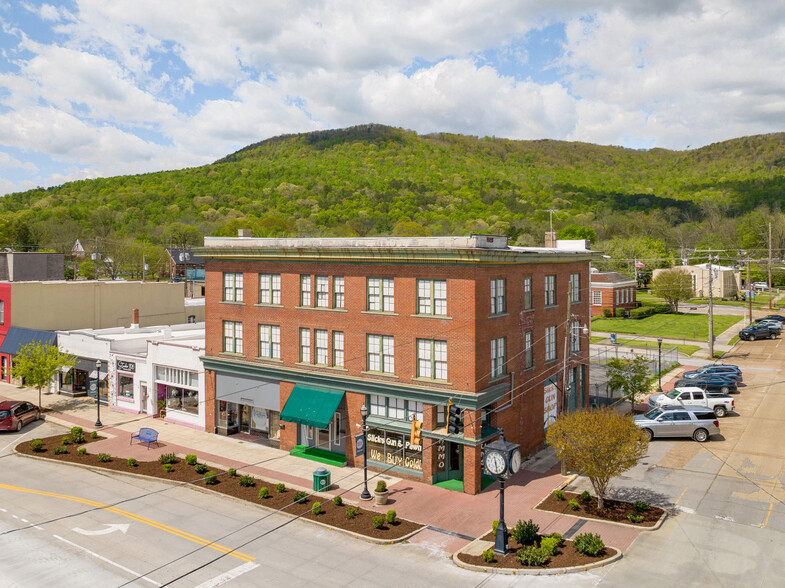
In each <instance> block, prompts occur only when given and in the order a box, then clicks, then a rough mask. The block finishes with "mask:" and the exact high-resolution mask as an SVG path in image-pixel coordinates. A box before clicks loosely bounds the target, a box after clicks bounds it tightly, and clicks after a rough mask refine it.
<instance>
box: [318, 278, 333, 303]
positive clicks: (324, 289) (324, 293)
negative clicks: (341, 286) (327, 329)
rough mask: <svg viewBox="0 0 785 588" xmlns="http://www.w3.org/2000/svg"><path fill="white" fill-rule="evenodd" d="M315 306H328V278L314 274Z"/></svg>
mask: <svg viewBox="0 0 785 588" xmlns="http://www.w3.org/2000/svg"><path fill="white" fill-rule="evenodd" d="M316 306H317V307H318V308H328V307H329V306H330V278H328V277H327V276H316Z"/></svg>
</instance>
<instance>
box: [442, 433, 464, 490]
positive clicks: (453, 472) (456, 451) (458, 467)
mask: <svg viewBox="0 0 785 588" xmlns="http://www.w3.org/2000/svg"><path fill="white" fill-rule="evenodd" d="M443 443H444V446H443V447H441V446H439V447H437V448H436V460H437V461H436V466H437V467H436V481H437V482H444V481H445V480H463V445H460V444H458V443H452V442H450V441H443Z"/></svg>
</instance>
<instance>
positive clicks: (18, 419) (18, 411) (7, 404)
mask: <svg viewBox="0 0 785 588" xmlns="http://www.w3.org/2000/svg"><path fill="white" fill-rule="evenodd" d="M40 418H41V409H39V408H38V407H37V406H36V405H35V404H31V403H30V402H25V401H23V400H5V401H3V402H0V431H21V430H22V427H24V426H25V425H26V424H27V423H32V422H33V421H37V420H38V419H40Z"/></svg>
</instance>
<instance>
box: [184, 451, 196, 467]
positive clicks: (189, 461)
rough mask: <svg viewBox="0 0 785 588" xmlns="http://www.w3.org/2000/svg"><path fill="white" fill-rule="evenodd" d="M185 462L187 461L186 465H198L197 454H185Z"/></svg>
mask: <svg viewBox="0 0 785 588" xmlns="http://www.w3.org/2000/svg"><path fill="white" fill-rule="evenodd" d="M185 463H186V465H189V466H195V465H196V456H195V455H194V454H193V453H189V454H188V455H186V456H185Z"/></svg>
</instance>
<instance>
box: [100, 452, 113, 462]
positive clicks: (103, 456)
mask: <svg viewBox="0 0 785 588" xmlns="http://www.w3.org/2000/svg"><path fill="white" fill-rule="evenodd" d="M98 461H100V462H101V463H107V462H109V461H112V456H111V455H109V454H108V453H99V454H98Z"/></svg>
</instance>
